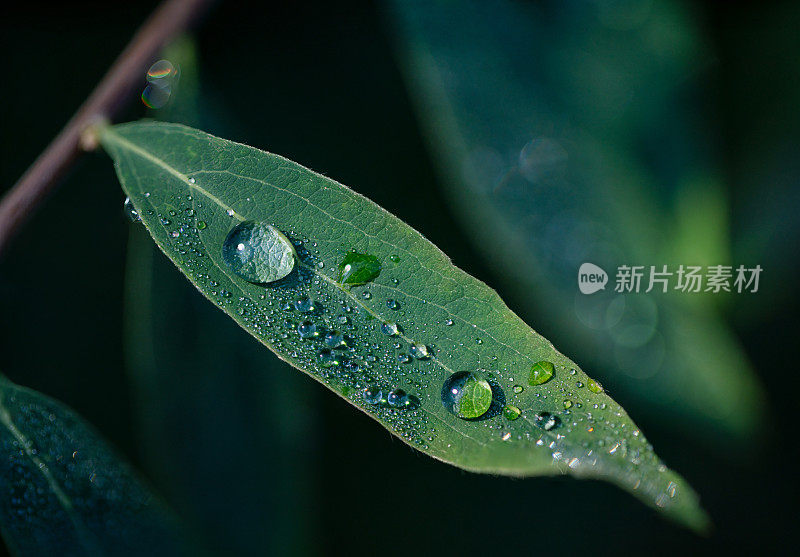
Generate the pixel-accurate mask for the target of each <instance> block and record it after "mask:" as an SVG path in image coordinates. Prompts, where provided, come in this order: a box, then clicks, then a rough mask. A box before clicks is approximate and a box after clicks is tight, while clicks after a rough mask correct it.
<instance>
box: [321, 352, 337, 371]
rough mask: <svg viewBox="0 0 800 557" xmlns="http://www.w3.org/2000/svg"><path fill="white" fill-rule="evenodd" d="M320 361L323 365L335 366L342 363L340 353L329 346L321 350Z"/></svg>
mask: <svg viewBox="0 0 800 557" xmlns="http://www.w3.org/2000/svg"><path fill="white" fill-rule="evenodd" d="M319 361H320V362H321V363H322V366H323V367H333V366H338V365H339V364H340V361H339V356H338V354H337V353H336V352H334V351H332V350H330V349H328V348H323V349H322V350H320V351H319Z"/></svg>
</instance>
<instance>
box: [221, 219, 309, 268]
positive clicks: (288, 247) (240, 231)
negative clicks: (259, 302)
mask: <svg viewBox="0 0 800 557" xmlns="http://www.w3.org/2000/svg"><path fill="white" fill-rule="evenodd" d="M296 257H297V254H296V253H295V251H294V247H293V246H292V243H291V242H290V241H289V240H288V239H287V238H286V236H284V235H283V234H281V233H280V232H279V231H278V230H277V229H276V228H274V227H272V226H270V225H268V224H263V223H257V222H253V221H246V222H242V223H240V224H238V225H236V226H234V227H233V229H232V230H231V231H230V232H229V233H228V237H227V238H225V242H224V243H223V245H222V260H223V261H224V262H225V264H226V265H227V266H228V268H230V270H231V271H233V272H234V273H235V274H236V275H238V276H240V277H242V278H243V279H245V280H246V281H248V282H253V283H267V282H274V281H276V280H280V279H282V278H284V277H285V276H286V275H288V274H289V273H291V272H292V269H294V262H295V258H296Z"/></svg>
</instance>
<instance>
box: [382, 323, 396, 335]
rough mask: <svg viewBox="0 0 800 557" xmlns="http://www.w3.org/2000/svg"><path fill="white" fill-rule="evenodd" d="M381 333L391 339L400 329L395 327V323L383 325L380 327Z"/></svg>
mask: <svg viewBox="0 0 800 557" xmlns="http://www.w3.org/2000/svg"><path fill="white" fill-rule="evenodd" d="M381 332H382V333H383V334H385V335H389V336H390V337H393V336H395V335H396V334H397V333H399V332H400V328H399V327H398V326H397V323H384V324H383V325H381Z"/></svg>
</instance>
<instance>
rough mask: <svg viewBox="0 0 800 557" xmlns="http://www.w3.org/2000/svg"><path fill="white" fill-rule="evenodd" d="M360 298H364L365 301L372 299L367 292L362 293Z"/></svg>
mask: <svg viewBox="0 0 800 557" xmlns="http://www.w3.org/2000/svg"><path fill="white" fill-rule="evenodd" d="M361 297H362V298H364V299H365V300H369V299H370V298H372V294H370V293H369V292H364V293H363V294H362V295H361Z"/></svg>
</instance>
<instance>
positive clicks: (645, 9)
mask: <svg viewBox="0 0 800 557" xmlns="http://www.w3.org/2000/svg"><path fill="white" fill-rule="evenodd" d="M393 8H394V10H393V16H394V19H393V22H394V23H395V28H396V31H397V33H396V36H397V39H396V40H397V44H398V46H399V48H398V51H399V59H400V61H401V63H402V65H403V67H404V69H405V75H406V77H407V81H408V84H409V88H410V91H411V94H412V97H413V98H414V99H415V100H416V102H417V107H418V111H419V120H420V123H421V125H422V127H423V129H424V130H425V131H427V133H428V135H429V138H430V145H431V149H432V151H433V152H434V153H435V155H436V158H437V161H438V163H439V165H440V169H441V170H442V172H443V173H444V175H445V176H446V180H445V182H446V184H447V186H448V187H447V194H448V196H449V198H450V199H451V200H452V202H453V205H454V207H455V209H456V211H457V212H458V213H459V214H460V216H461V217H462V222H463V223H464V224H465V229H466V230H467V231H468V232H469V233H471V237H472V240H473V241H474V245H475V246H476V248H477V249H478V250H479V252H480V253H481V254H482V255H483V256H484V257H485V258H487V260H488V261H489V262H490V264H491V265H493V266H495V267H496V268H497V269H499V270H501V272H502V273H503V274H504V275H505V277H507V280H508V284H507V285H506V286H507V287H508V288H510V289H513V290H514V291H515V296H516V299H518V300H520V301H521V303H526V302H527V303H528V305H527V307H526V311H525V312H524V313H523V314H524V315H526V316H531V320H532V322H536V323H541V322H542V317H543V316H547V318H548V321H547V326H546V327H544V328H543V331H545V332H546V331H548V330H549V329H553V330H555V331H558V335H559V336H560V337H561V338H563V339H564V344H565V345H566V346H567V347H568V348H571V350H568V351H571V352H572V353H573V354H574V355H575V356H576V357H579V358H586V359H587V360H588V361H589V362H590V365H591V366H592V367H593V368H594V369H596V370H597V373H598V375H601V376H603V377H605V378H606V382H607V385H608V387H609V388H610V390H611V391H612V392H620V393H622V394H623V395H624V397H625V398H627V399H635V398H640V399H642V400H643V401H647V404H642V405H641V406H640V409H641V411H652V412H654V413H657V414H658V415H661V416H669V418H670V419H671V420H672V421H674V422H678V423H682V424H683V425H684V426H686V427H687V428H688V430H689V431H694V432H698V433H699V434H700V435H702V436H704V437H705V436H706V433H707V432H708V430H709V429H708V428H709V427H710V428H711V430H713V431H716V432H717V433H722V434H725V435H726V436H727V437H720V436H719V435H717V436H716V439H717V440H723V441H724V440H725V439H726V438H728V439H731V440H733V439H739V438H741V437H747V436H749V435H750V434H752V433H753V431H754V428H755V426H756V425H757V424H758V423H759V416H761V412H762V409H761V407H762V392H761V387H760V386H759V384H758V382H757V380H756V379H755V377H754V375H753V373H752V371H751V368H750V364H749V362H748V360H747V358H746V356H745V354H744V353H743V351H742V350H741V348H740V346H739V344H738V342H737V340H736V338H735V337H734V336H733V335H732V333H731V331H730V330H729V329H728V327H727V326H726V325H725V323H724V322H723V321H722V320H721V318H720V317H719V316H718V314H717V310H716V308H715V306H716V305H718V304H717V303H718V302H725V301H728V300H726V299H725V296H724V295H720V294H706V293H699V294H691V293H685V292H674V291H671V292H668V293H666V294H660V293H658V294H657V293H656V292H657V290H654V291H653V292H649V293H647V294H645V293H644V290H645V289H646V288H647V286H648V282H647V281H648V275H647V273H645V277H644V278H643V280H642V290H641V292H640V293H639V294H634V293H631V294H622V293H618V292H615V290H614V280H615V277H614V274H615V271H616V269H617V267H618V266H620V265H643V266H645V270H646V271H648V270H649V266H651V265H655V266H657V268H658V270H661V266H662V265H669V266H670V268H671V270H673V271H674V270H675V269H676V268H677V265H679V264H684V265H718V264H728V265H730V264H733V263H739V262H732V261H731V260H730V245H729V240H728V230H727V225H728V223H727V213H728V209H727V199H726V194H725V189H724V187H723V185H722V183H721V181H722V179H723V178H722V176H721V174H720V172H719V170H718V165H717V163H716V159H715V153H714V149H713V148H712V147H711V144H712V141H711V139H712V138H713V133H712V131H711V130H710V129H709V126H708V123H707V122H706V121H705V120H704V119H703V118H702V117H701V116H699V106H700V104H701V102H702V100H703V99H702V90H701V88H700V84H699V82H698V81H699V78H700V77H702V75H703V68H704V64H705V63H706V61H707V60H708V56H707V54H706V53H705V50H704V48H703V45H702V44H701V41H700V38H699V34H698V31H697V29H696V26H695V23H694V20H693V16H692V14H691V12H689V11H687V10H686V9H685V8H684V7H683V6H682V5H681V4H679V3H675V2H666V1H659V0H653V1H645V0H630V1H624V2H611V1H598V2H592V3H586V2H561V1H559V2H542V3H531V4H523V3H517V2H492V3H486V2H459V3H452V2H395V3H394V4H393ZM583 262H592V263H595V264H597V265H599V266H600V267H602V268H604V269H605V270H606V271H607V272H608V273H609V275H610V277H609V278H610V283H609V286H608V287H607V288H606V289H605V290H604V291H601V292H598V293H597V294H594V295H592V296H586V295H583V294H581V293H580V292H579V291H578V288H577V274H578V268H579V267H580V265H581V264H582V263H583ZM746 263H750V262H749V261H748V262H746ZM674 278H675V277H674V276H673V281H674ZM672 284H673V285H674V284H675V283H674V282H673V283H672ZM657 288H658V287H657ZM738 296H747V294H738ZM534 316H536V318H535V319H534ZM540 327H541V325H540ZM698 426H702V427H698Z"/></svg>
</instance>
